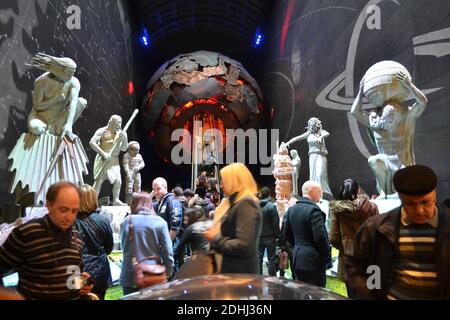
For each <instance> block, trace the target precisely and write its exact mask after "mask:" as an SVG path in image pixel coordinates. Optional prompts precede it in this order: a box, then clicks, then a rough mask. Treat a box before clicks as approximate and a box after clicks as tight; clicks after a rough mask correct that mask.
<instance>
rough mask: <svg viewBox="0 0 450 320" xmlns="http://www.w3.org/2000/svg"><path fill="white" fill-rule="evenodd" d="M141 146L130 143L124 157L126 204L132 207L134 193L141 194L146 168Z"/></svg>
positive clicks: (135, 142)
mask: <svg viewBox="0 0 450 320" xmlns="http://www.w3.org/2000/svg"><path fill="white" fill-rule="evenodd" d="M140 149H141V146H140V144H139V142H137V141H131V142H130V143H128V150H127V152H126V153H125V154H124V155H123V159H122V165H123V170H124V171H125V202H126V203H127V204H128V205H131V199H132V196H133V192H141V174H140V173H139V171H141V170H142V169H143V168H144V167H145V163H144V159H142V156H141V155H140V154H139V150H140Z"/></svg>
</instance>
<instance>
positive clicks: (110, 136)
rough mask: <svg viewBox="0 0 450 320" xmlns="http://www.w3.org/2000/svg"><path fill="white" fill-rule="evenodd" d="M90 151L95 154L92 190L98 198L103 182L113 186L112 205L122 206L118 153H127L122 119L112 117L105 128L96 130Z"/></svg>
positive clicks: (125, 134) (126, 140)
mask: <svg viewBox="0 0 450 320" xmlns="http://www.w3.org/2000/svg"><path fill="white" fill-rule="evenodd" d="M89 145H90V146H91V148H92V150H94V151H95V152H97V155H96V156H95V162H94V180H95V182H94V186H93V187H94V189H95V191H96V192H97V194H98V195H99V196H100V190H101V188H102V184H103V182H104V181H105V180H108V181H109V183H111V184H112V185H113V189H112V196H113V199H112V204H113V205H115V206H123V205H125V203H123V202H122V201H120V199H119V195H120V188H121V186H122V177H121V175H120V164H119V154H120V151H123V152H125V151H127V148H128V136H127V133H126V131H125V130H122V117H120V116H118V115H113V116H111V118H110V119H109V121H108V125H107V126H106V127H103V128H100V129H98V130H97V131H96V132H95V134H94V136H93V137H92V138H91V141H90V143H89Z"/></svg>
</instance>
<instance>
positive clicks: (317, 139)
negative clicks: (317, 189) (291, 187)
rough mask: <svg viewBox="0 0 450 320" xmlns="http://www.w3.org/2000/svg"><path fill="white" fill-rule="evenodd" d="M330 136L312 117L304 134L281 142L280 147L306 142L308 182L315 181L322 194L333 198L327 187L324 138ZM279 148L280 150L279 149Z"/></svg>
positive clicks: (316, 119)
mask: <svg viewBox="0 0 450 320" xmlns="http://www.w3.org/2000/svg"><path fill="white" fill-rule="evenodd" d="M329 135H330V134H329V133H328V132H327V131H325V130H323V129H322V122H321V121H320V120H319V118H316V117H312V118H310V119H309V120H308V126H307V127H306V132H305V133H303V134H301V135H299V136H297V137H294V138H292V139H291V140H289V141H288V142H283V143H282V144H281V146H284V147H288V146H289V145H291V144H292V143H294V142H296V141H300V140H305V139H306V141H307V142H308V146H309V152H308V156H309V180H313V181H317V182H319V183H320V184H321V186H322V191H323V193H324V194H327V195H329V196H331V197H332V196H333V194H332V193H331V190H330V187H329V185H328V172H327V155H328V151H327V148H326V146H325V138H326V137H328V136H329ZM281 146H280V148H281Z"/></svg>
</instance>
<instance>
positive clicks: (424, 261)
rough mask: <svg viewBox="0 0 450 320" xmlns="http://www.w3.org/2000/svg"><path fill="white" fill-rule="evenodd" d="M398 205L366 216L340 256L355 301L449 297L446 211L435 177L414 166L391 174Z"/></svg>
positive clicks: (449, 227) (449, 232) (449, 233)
mask: <svg viewBox="0 0 450 320" xmlns="http://www.w3.org/2000/svg"><path fill="white" fill-rule="evenodd" d="M393 181H394V187H395V189H396V190H397V192H398V194H399V196H400V199H401V201H402V206H401V207H399V208H396V209H393V210H391V211H390V212H387V213H385V214H382V215H378V216H374V217H372V218H370V219H368V220H367V221H366V222H365V223H364V224H363V225H362V226H361V228H360V229H359V230H358V232H357V233H356V236H355V240H354V242H353V253H352V254H347V255H345V257H344V258H345V264H346V272H347V279H348V283H349V285H350V286H351V289H352V290H351V291H352V292H353V295H352V296H351V298H354V299H408V300H410V299H414V300H415V299H450V214H449V212H447V211H446V210H445V209H444V208H443V207H442V206H440V205H438V204H437V203H436V185H437V177H436V175H435V173H434V172H433V171H432V170H431V169H430V168H428V167H425V166H422V165H414V166H409V167H405V168H403V169H400V170H398V171H397V172H396V173H395V174H394V179H393Z"/></svg>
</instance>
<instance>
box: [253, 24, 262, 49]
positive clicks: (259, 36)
mask: <svg viewBox="0 0 450 320" xmlns="http://www.w3.org/2000/svg"><path fill="white" fill-rule="evenodd" d="M262 42H263V35H262V32H261V29H260V28H258V29H256V32H255V36H254V38H253V46H254V47H255V48H258V47H260V46H261V45H262Z"/></svg>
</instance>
